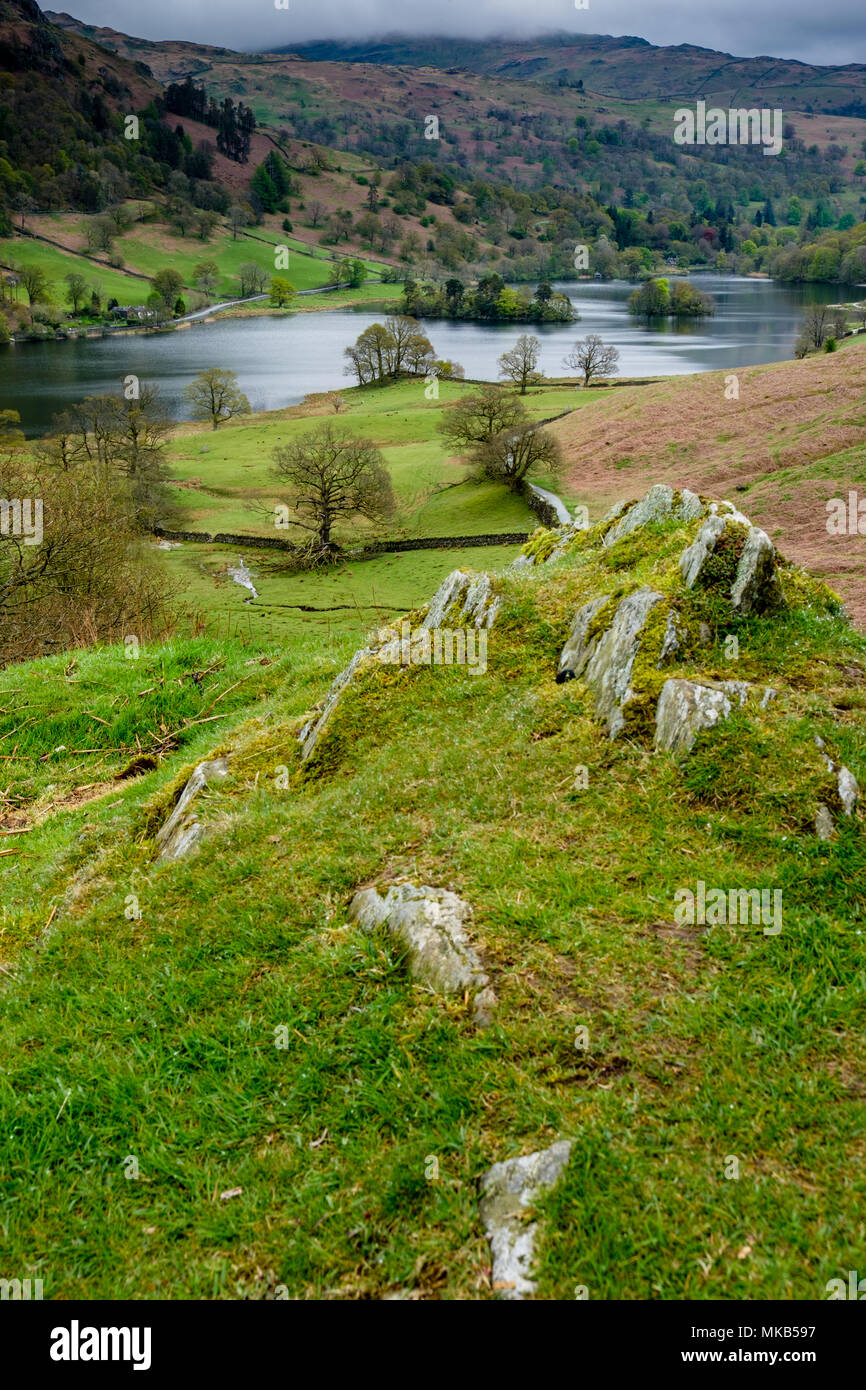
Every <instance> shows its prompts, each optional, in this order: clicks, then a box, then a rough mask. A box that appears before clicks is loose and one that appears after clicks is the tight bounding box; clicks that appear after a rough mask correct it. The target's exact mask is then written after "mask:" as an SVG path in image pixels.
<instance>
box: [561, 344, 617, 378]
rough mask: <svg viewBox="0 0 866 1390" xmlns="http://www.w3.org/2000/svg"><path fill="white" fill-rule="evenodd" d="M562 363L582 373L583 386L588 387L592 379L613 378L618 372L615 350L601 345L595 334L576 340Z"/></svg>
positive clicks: (607, 345)
mask: <svg viewBox="0 0 866 1390" xmlns="http://www.w3.org/2000/svg"><path fill="white" fill-rule="evenodd" d="M563 361H564V364H565V366H566V367H571V369H572V370H573V371H578V372H582V373H583V384H584V386H589V384H590V382H591V381H592V379H593V378H594V377H597V376H613V375H614V374H615V373H616V372H618V371H619V367H618V366H617V363H618V362H619V353H618V351H617V349H616V348H615V347H611V346H610V345H609V344H607V343H603V342H602V340H601V338H600V337H599V336H598V334H597V333H590V334H588V336H587V337H586V338H580V339H578V341H577V342H576V343H575V345H574V347H573V348H572V350H571V352H570V353H569V354H568V356H567V357H566V358H564V359H563Z"/></svg>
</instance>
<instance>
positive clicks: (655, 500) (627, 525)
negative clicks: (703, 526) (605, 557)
mask: <svg viewBox="0 0 866 1390" xmlns="http://www.w3.org/2000/svg"><path fill="white" fill-rule="evenodd" d="M704 511H705V507H704V504H703V502H702V501H701V499H700V497H698V495H697V493H696V492H689V490H688V488H686V489H684V491H682V492H674V489H673V488H672V487H668V486H667V484H666V483H657V484H656V486H655V487H651V488H650V490H649V492H648V493H646V494H645V496H643V497H642V498H641V499H640V501H638V502H632V503H631V504H628V503H626V504H625V505H624V506H623V508H622V511H621V513H618V517H619V519H618V520H615V521H614V524H613V525H612V526H611V527H609V529H608V530H606V531H605V533H604V537H603V541H602V543H603V544H604V545H605V546H611V545H616V543H617V541H621V540H622V539H623V537H624V536H629V535H631V533H632V531H636V530H637V529H638V527H640V526H646V525H647V524H648V523H649V522H651V521H669V520H671V519H673V520H675V521H695V520H697V518H698V517H699V516H702V515H703V513H704Z"/></svg>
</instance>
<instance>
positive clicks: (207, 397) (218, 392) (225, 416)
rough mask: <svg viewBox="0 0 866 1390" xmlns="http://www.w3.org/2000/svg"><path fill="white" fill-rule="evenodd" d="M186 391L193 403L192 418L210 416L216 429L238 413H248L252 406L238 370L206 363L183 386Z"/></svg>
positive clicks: (185, 394)
mask: <svg viewBox="0 0 866 1390" xmlns="http://www.w3.org/2000/svg"><path fill="white" fill-rule="evenodd" d="M183 394H184V396H185V397H186V399H187V400H188V401H189V403H190V406H191V408H192V415H193V419H194V420H210V422H211V424H212V425H213V428H214V429H215V430H218V429H219V427H220V425H224V424H225V423H226V421H227V420H232V419H234V417H235V416H236V415H249V413H250V410H251V406H250V403H249V400H248V399H247V397H246V396H245V395H244V393H243V391H241V389H240V387H239V386H238V379H237V377H236V375H235V373H234V372H228V371H223V370H222V369H221V368H219V367H207V368H206V369H205V370H204V371H203V372H199V374H198V376H197V377H196V378H195V380H194V381H191V382H190V384H189V386H185V387H184V390H183Z"/></svg>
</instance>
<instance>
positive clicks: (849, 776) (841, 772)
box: [815, 734, 860, 840]
mask: <svg viewBox="0 0 866 1390" xmlns="http://www.w3.org/2000/svg"><path fill="white" fill-rule="evenodd" d="M815 746H816V747H817V748H818V749H819V750H820V752H821V757H822V758H823V759H824V766H825V767H826V769H827V771H828V772H829V773H832V775H833V777H834V779H835V782H836V786H835V792H836V796H837V798H838V801H839V804H840V805H841V807H842V814H843V816H846V817H849V818H850V817H851V816H853V814H854V812H855V810H856V808H857V802H858V801H859V800H860V787H859V785H858V783H857V779H856V777H855V776H854V774H853V772H852V771H851V770H850V768H847V767H845V765H844V763H837V762H835V761H834V759H833V758H831V757H830V755H829V753H828V752H827V745H826V744H825V742H824V740H823V739H822V738H821V737H820V736H819V735H818V734H816V735H815ZM835 829H836V822H835V821H834V819H833V814H832V812H831V810H830V808H829V806H827V805H825V804H824V802H820V803H819V805H818V810H817V814H816V816H815V833H816V835H817V836H818V839H819V840H830V839H832V837H833V834H834V832H835Z"/></svg>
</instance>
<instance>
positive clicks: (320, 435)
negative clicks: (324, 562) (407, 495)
mask: <svg viewBox="0 0 866 1390" xmlns="http://www.w3.org/2000/svg"><path fill="white" fill-rule="evenodd" d="M274 471H275V472H276V474H277V476H278V477H279V478H280V479H281V480H282V481H283V482H284V483H286V484H287V485H288V492H287V515H286V517H285V524H286V525H289V526H298V527H300V528H301V529H302V530H304V531H307V532H309V534H310V537H311V542H312V550H313V552H314V554H315V555H316V556H317V557H318V558H320V559H327V558H330V557H331V556H333V555H334V554H336V553H337V551H338V550H339V547H338V546H337V545H336V543H335V542H334V539H333V534H332V533H333V529H334V526H335V525H336V524H337V522H339V521H341V520H345V519H346V518H348V517H353V516H363V517H366V518H367V519H368V520H370V521H377V522H378V521H383V520H384V519H385V518H387V517H389V516H391V515H393V513H394V509H395V505H396V504H395V500H394V490H393V488H392V486H391V477H390V474H389V473H388V469H387V467H386V466H385V460H384V458H383V456H382V454H381V453H380V451H379V449H378V448H377V447H376V445H375V444H373V443H372V441H371V440H369V439H361V438H358V437H356V436H354V435H351V434H347V433H346V432H345V431H344V430H343V429H340V428H337V427H336V426H335V425H334V423H333V422H332V421H327V422H326V423H325V424H322V425H319V426H318V427H317V428H316V429H314V430H312V431H310V433H309V434H305V435H302V436H301V437H300V438H298V439H293V440H290V441H289V442H288V443H287V444H281V445H278V447H277V448H276V449H275V450H274ZM289 512H290V513H291V515H288V513H289ZM278 524H279V521H278Z"/></svg>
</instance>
